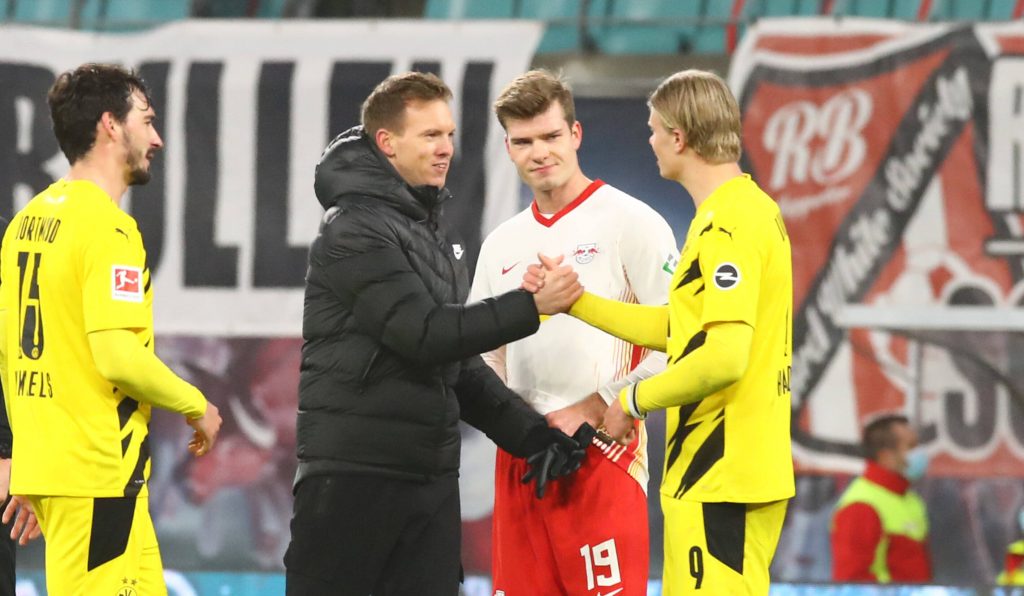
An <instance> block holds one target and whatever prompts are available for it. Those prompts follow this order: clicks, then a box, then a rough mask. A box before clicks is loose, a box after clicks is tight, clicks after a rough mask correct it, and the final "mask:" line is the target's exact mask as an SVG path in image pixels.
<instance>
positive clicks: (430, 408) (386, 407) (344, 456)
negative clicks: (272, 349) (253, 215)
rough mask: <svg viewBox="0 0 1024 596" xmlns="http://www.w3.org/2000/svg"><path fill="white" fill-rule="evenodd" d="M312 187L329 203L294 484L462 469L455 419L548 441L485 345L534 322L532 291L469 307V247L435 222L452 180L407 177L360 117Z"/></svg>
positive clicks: (309, 306)
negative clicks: (429, 183)
mask: <svg viewBox="0 0 1024 596" xmlns="http://www.w3.org/2000/svg"><path fill="white" fill-rule="evenodd" d="M315 188H316V195H317V198H318V199H319V200H320V203H321V204H323V206H324V207H325V208H326V209H327V212H326V213H325V214H324V218H323V221H322V223H321V225H320V232H319V235H318V236H317V238H316V240H315V241H314V243H313V245H312V247H311V248H310V255H309V271H308V272H307V275H306V299H305V312H304V315H303V324H302V335H303V338H304V339H305V344H304V346H303V349H302V372H301V380H300V383H299V415H298V456H299V472H298V475H297V476H296V484H297V483H298V482H299V481H301V480H302V479H303V478H304V477H306V476H310V475H314V474H325V473H336V472H363V473H371V474H381V475H387V476H392V477H397V478H409V479H430V478H433V477H437V476H440V475H447V474H454V473H457V471H458V468H459V447H460V436H459V428H458V421H459V418H460V417H461V418H462V419H463V420H465V421H466V422H468V423H470V424H471V425H473V426H475V427H477V428H479V429H480V430H482V431H484V432H485V433H487V435H488V436H490V437H491V438H492V439H493V440H494V441H495V442H496V443H497V444H498V445H499V446H501V447H502V448H504V449H506V450H507V451H509V452H511V453H513V454H516V455H520V456H525V455H528V454H531V453H533V452H535V451H539V450H540V449H542V448H543V447H544V446H545V444H546V443H547V441H548V440H549V439H548V437H549V431H548V429H547V426H546V424H545V422H544V419H543V418H542V417H541V416H540V415H539V414H537V413H536V412H534V411H533V410H532V409H531V408H530V407H529V406H527V405H526V404H525V403H524V402H523V401H522V400H521V399H520V398H519V397H518V396H517V395H516V394H515V393H513V392H511V391H510V390H509V389H507V388H506V387H505V386H504V384H502V383H501V381H500V380H499V379H498V377H497V376H496V375H495V374H494V372H493V371H492V370H491V369H490V368H489V367H488V366H487V365H486V364H484V362H483V360H482V359H481V358H480V357H479V356H478V354H480V353H481V352H485V351H488V350H491V349H494V348H496V347H498V346H501V345H503V344H506V343H508V342H511V341H514V340H516V339H520V338H522V337H525V336H527V335H529V334H531V333H533V332H534V331H536V329H537V326H538V325H539V317H538V315H537V309H536V307H535V305H534V302H533V297H532V296H530V294H528V293H526V292H523V291H515V292H510V293H508V294H505V295H502V296H498V297H496V298H493V299H489V300H485V301H483V302H479V303H474V304H472V305H468V306H466V305H464V303H465V301H466V297H467V294H468V286H469V283H468V272H467V267H466V264H465V262H464V261H463V260H461V259H462V254H463V249H462V247H461V245H460V244H459V243H458V242H457V241H453V239H452V238H451V237H450V236H448V235H446V234H445V232H444V230H443V228H442V226H440V224H439V222H438V217H439V212H440V207H441V203H442V202H443V201H444V200H446V199H447V198H448V197H449V194H448V191H447V189H443V188H442V189H440V190H438V189H437V188H427V187H420V188H412V187H410V186H409V185H408V184H406V183H405V182H404V181H403V180H402V179H401V178H400V177H399V176H398V173H397V172H396V171H395V170H394V168H393V167H392V166H391V164H390V163H388V161H387V160H386V158H385V157H384V156H383V155H382V154H381V153H380V152H379V151H378V150H377V149H376V148H375V147H374V146H373V145H372V142H371V141H370V140H369V138H368V137H367V136H366V135H365V134H364V133H363V131H362V128H361V127H356V128H354V129H351V130H349V131H346V132H345V133H342V134H341V135H339V136H338V137H337V138H335V139H334V140H333V141H332V142H331V144H330V145H328V147H327V150H326V151H325V152H324V155H323V157H322V158H321V160H320V163H319V164H318V166H317V170H316V186H315Z"/></svg>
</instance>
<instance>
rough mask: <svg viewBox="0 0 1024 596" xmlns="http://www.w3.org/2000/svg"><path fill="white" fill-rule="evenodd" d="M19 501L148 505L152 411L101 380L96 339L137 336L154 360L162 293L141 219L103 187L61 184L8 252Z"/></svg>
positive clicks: (6, 297) (32, 211)
mask: <svg viewBox="0 0 1024 596" xmlns="http://www.w3.org/2000/svg"><path fill="white" fill-rule="evenodd" d="M0 279H2V280H3V283H2V285H0V307H2V308H3V309H4V310H3V312H4V315H5V316H6V324H7V334H6V335H7V336H6V344H5V348H6V350H5V351H6V356H7V370H6V376H5V379H4V380H5V385H6V390H7V394H6V398H7V400H8V403H9V405H8V408H9V411H10V414H11V428H12V430H13V433H14V447H13V456H12V458H13V461H12V465H13V467H12V473H11V493H13V494H21V495H47V496H72V497H119V496H144V495H145V494H146V493H147V490H146V481H147V479H148V477H149V467H150V466H149V441H148V434H149V428H148V425H149V418H150V406H149V405H147V404H144V403H140V402H139V401H136V400H135V399H133V398H132V397H130V396H128V395H124V394H123V392H121V391H120V390H119V389H117V388H116V387H115V386H114V385H113V384H111V383H110V382H109V381H107V380H106V379H105V378H104V377H102V376H101V375H100V373H99V372H98V371H97V369H96V365H95V364H94V362H93V358H92V352H91V350H90V347H89V339H88V334H89V333H90V332H93V331H100V330H105V329H129V330H132V331H134V332H135V333H136V334H137V336H138V338H139V340H140V341H141V342H142V343H143V344H144V345H145V346H147V348H148V349H150V350H153V314H152V305H153V293H152V288H151V286H150V274H149V269H148V268H147V266H146V252H145V250H144V248H143V244H142V236H141V234H140V233H139V229H138V226H137V225H136V223H135V220H134V219H133V218H132V217H131V216H130V215H128V214H127V213H125V212H124V211H122V210H121V209H120V208H119V207H118V206H117V205H116V204H115V203H114V202H113V201H112V200H111V198H110V197H109V196H108V195H107V194H106V193H105V192H104V191H103V190H101V189H100V188H99V187H98V186H96V185H95V184H93V183H92V182H88V181H82V180H79V181H72V182H68V181H65V180H59V181H57V182H55V183H54V184H52V185H51V186H50V187H49V188H47V189H46V190H45V191H43V192H42V193H40V194H39V195H37V196H36V197H35V198H33V199H32V200H31V201H30V202H29V204H28V205H27V206H26V207H25V208H24V209H22V210H21V211H20V212H18V214H17V215H16V216H15V217H14V219H13V220H12V221H11V223H10V225H9V226H8V228H7V232H6V233H5V235H4V238H3V246H2V249H0Z"/></svg>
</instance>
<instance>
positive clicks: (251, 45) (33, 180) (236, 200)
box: [0, 21, 542, 336]
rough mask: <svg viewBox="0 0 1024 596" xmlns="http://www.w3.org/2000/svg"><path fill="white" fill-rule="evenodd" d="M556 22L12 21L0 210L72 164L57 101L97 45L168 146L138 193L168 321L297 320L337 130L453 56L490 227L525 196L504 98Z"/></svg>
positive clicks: (474, 199)
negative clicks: (57, 133)
mask: <svg viewBox="0 0 1024 596" xmlns="http://www.w3.org/2000/svg"><path fill="white" fill-rule="evenodd" d="M541 32H542V29H541V26H540V25H539V24H537V23H531V22H519V21H517V22H508V21H503V22H501V23H497V22H480V21H474V22H472V23H453V22H443V23H442V22H438V23H432V22H424V21H415V22H414V21H345V22H338V21H332V22H281V21H278V22H268V23H258V22H252V21H245V22H241V21H235V22H231V21H219V22H203V21H194V22H182V23H176V24H172V25H168V26H166V27H163V28H160V29H156V30H153V31H150V32H147V33H142V34H132V35H124V34H120V35H112V34H93V33H81V32H68V31H58V30H48V29H36V28H28V27H10V26H0V197H5V198H4V199H0V200H3V201H7V202H0V213H2V214H4V215H9V214H10V213H11V212H12V211H13V210H16V209H20V208H21V207H22V206H23V205H24V204H25V203H26V202H27V201H28V199H29V198H31V197H32V196H33V195H34V194H35V193H37V192H38V191H40V190H42V189H43V188H45V187H46V186H47V185H48V184H49V183H50V182H51V181H52V180H53V179H54V178H57V177H60V176H62V175H63V174H64V173H65V172H66V170H67V162H66V161H65V160H64V157H63V155H61V154H60V152H59V149H58V147H57V145H56V141H55V140H54V138H53V135H52V133H51V132H50V122H49V112H48V110H47V107H46V91H47V89H48V88H49V86H50V84H51V83H52V82H53V79H54V78H55V76H56V75H57V74H58V73H60V72H62V71H64V70H67V69H70V68H74V67H75V66H77V65H79V64H81V63H83V62H88V61H95V62H119V63H122V64H125V65H127V66H131V67H134V68H137V69H139V70H140V71H141V73H142V75H143V77H144V78H145V79H146V81H147V83H148V84H149V86H150V88H151V92H152V95H153V100H154V106H155V108H156V110H157V115H158V122H159V124H158V128H159V129H160V132H161V134H162V135H163V139H164V142H165V145H166V146H165V150H164V151H163V152H162V154H161V155H160V156H159V157H158V158H157V159H156V160H155V163H154V176H153V179H152V181H151V182H150V183H149V184H148V185H147V186H145V187H137V188H136V189H134V190H133V192H132V193H131V196H130V198H129V199H128V201H127V202H126V203H125V204H124V206H125V207H126V209H128V210H129V211H130V212H132V214H133V215H134V216H135V217H136V219H137V220H138V221H139V225H140V228H141V229H142V232H143V235H144V238H145V241H146V248H147V251H148V256H149V265H150V267H151V268H152V269H153V270H154V271H155V272H156V282H155V283H156V292H155V296H156V302H157V304H156V307H155V310H156V312H155V315H156V329H157V332H158V333H165V334H166V333H172V334H188V335H233V336H297V335H299V334H300V329H301V319H302V301H303V290H302V282H303V277H304V275H305V270H306V252H307V249H308V246H309V243H310V242H311V241H312V239H313V238H314V236H315V234H316V230H317V225H318V224H319V221H320V216H321V213H322V211H321V208H320V205H319V203H318V202H317V201H316V198H315V197H314V195H313V168H314V166H315V164H316V162H317V160H318V159H319V156H320V153H321V151H322V150H323V148H324V147H325V146H326V144H327V141H328V140H330V139H331V138H332V137H333V136H334V135H336V134H337V133H339V132H341V131H342V130H344V129H346V128H348V127H350V126H353V125H355V124H357V123H358V120H359V107H360V104H361V103H362V100H363V99H364V98H365V97H366V95H367V94H368V93H369V92H370V90H372V88H373V87H374V86H375V85H376V84H377V83H378V82H380V80H382V79H383V78H384V77H386V76H388V75H389V74H392V73H396V72H402V71H405V70H412V69H415V70H425V71H432V72H436V73H438V74H439V75H440V76H441V77H442V78H443V79H444V80H445V82H447V83H448V85H449V86H450V87H451V88H452V91H453V92H454V94H455V98H454V100H453V102H452V109H453V112H454V114H455V119H456V124H457V126H458V130H459V132H457V133H456V136H457V140H456V161H455V163H454V164H453V168H452V174H451V175H450V176H449V187H450V188H451V189H452V192H453V194H454V195H455V199H454V200H453V201H452V202H451V203H449V206H448V207H447V211H448V216H449V221H450V223H452V224H453V225H454V227H456V228H457V229H458V230H459V231H460V232H461V233H462V234H463V236H464V237H465V239H466V241H467V243H468V244H469V245H470V246H475V245H478V244H479V239H480V233H481V231H484V232H486V231H488V230H490V229H491V228H493V227H494V226H495V225H497V223H499V222H500V221H502V220H504V219H505V218H507V217H509V216H510V215H512V213H514V212H515V211H516V209H517V207H518V188H519V186H518V178H517V176H516V172H515V169H514V167H513V166H512V164H511V162H510V161H509V159H508V157H507V155H506V153H505V150H504V143H503V135H502V131H501V128H500V126H499V124H498V122H497V120H496V119H495V118H494V116H493V114H492V113H491V108H490V106H491V104H492V102H493V101H494V99H495V97H496V96H497V94H498V92H500V90H501V88H502V87H503V86H504V84H505V83H506V82H507V81H509V80H511V79H512V78H513V77H515V76H516V75H518V74H520V73H521V72H522V71H524V70H525V69H526V68H527V67H528V66H529V63H530V60H531V58H532V56H533V53H534V50H535V48H536V46H537V43H538V41H539V38H540V34H541ZM7 197H9V198H7Z"/></svg>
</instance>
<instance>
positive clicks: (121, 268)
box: [111, 265, 143, 302]
mask: <svg viewBox="0 0 1024 596" xmlns="http://www.w3.org/2000/svg"><path fill="white" fill-rule="evenodd" d="M112 273H113V275H112V276H111V287H112V290H113V291H112V293H111V297H112V298H113V299H114V300H123V301H124V302H142V297H143V291H142V269H140V268H139V267H129V266H127V265H114V267H113V269H112Z"/></svg>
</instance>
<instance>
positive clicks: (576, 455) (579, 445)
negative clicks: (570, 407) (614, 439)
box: [564, 422, 597, 476]
mask: <svg viewBox="0 0 1024 596" xmlns="http://www.w3.org/2000/svg"><path fill="white" fill-rule="evenodd" d="M595 436H597V429H595V428H594V427H593V426H590V425H589V424H587V423H586V422H584V423H583V424H581V425H580V427H579V428H578V429H576V434H574V435H573V436H572V438H573V440H575V441H576V449H574V450H573V452H572V453H571V454H570V455H569V461H568V462H566V464H565V472H564V475H566V476H568V475H569V474H572V473H574V472H575V471H576V470H579V469H580V466H582V465H583V460H585V459H587V447H589V446H590V444H591V443H593V442H594V437H595Z"/></svg>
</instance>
